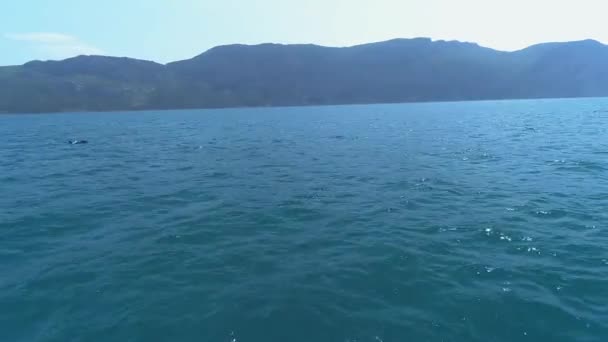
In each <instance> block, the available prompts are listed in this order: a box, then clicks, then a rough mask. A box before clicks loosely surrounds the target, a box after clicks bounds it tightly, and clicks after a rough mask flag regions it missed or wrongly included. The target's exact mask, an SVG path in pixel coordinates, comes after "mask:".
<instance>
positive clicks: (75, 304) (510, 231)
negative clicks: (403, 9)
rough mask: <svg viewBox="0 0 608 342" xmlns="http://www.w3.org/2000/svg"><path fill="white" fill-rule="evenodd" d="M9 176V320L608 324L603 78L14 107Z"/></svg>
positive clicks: (106, 326)
mask: <svg viewBox="0 0 608 342" xmlns="http://www.w3.org/2000/svg"><path fill="white" fill-rule="evenodd" d="M68 139H86V140H88V141H89V143H88V144H86V145H69V144H67V140H68ZM0 195H1V196H0V341H7V342H20V341H42V342H72V341H74V342H75V341H83V342H85V341H86V342H89V341H121V342H127V341H133V342H135V341H138V342H139V341H142V342H149V341H172V342H173V341H203V342H206V341H209V342H214V341H218V342H274V341H277V342H278V341H281V342H325V341H328V342H330V341H336V342H355V341H356V342H366V341H367V342H389V341H445V342H447V341H459V342H460V341H463V342H464V341H479V342H487V341H505V342H506V341H509V342H511V341H553V342H555V341H578V342H580V341H598V342H600V341H608V99H581V100H534V101H497V102H469V103H467V102H461V103H426V104H402V105H370V106H337V107H309V108H273V109H267V108H263V109H227V110H192V111H150V112H131V113H129V112H126V113H87V114H85V113H71V114H48V115H2V116H0Z"/></svg>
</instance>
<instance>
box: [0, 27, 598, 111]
mask: <svg viewBox="0 0 608 342" xmlns="http://www.w3.org/2000/svg"><path fill="white" fill-rule="evenodd" d="M586 96H608V46H607V45H604V44H602V43H600V42H598V41H595V40H582V41H575V42H565V43H543V44H536V45H533V46H530V47H528V48H525V49H521V50H518V51H513V52H506V51H499V50H494V49H491V48H487V47H483V46H480V45H478V44H476V43H470V42H460V41H445V40H435V41H433V40H431V39H429V38H414V39H393V40H389V41H384V42H376V43H368V44H361V45H355V46H351V47H325V46H320V45H314V44H272V43H266V44H258V45H244V44H231V45H222V46H217V47H214V48H212V49H209V50H207V51H205V52H203V53H202V54H199V55H197V56H195V57H193V58H191V59H186V60H181V61H175V62H170V63H166V64H160V63H156V62H153V61H146V60H140V59H134V58H128V57H110V56H77V57H73V58H68V59H65V60H61V61H31V62H28V63H25V64H23V65H21V66H6V67H0V112H16V113H19V112H61V111H108V110H139V109H184V108H221V107H243V106H247V107H256V106H298V105H329V104H359V103H395V102H418V101H455V100H490V99H519V98H540V97H548V98H551V97H586Z"/></svg>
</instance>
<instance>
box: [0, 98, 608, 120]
mask: <svg viewBox="0 0 608 342" xmlns="http://www.w3.org/2000/svg"><path fill="white" fill-rule="evenodd" d="M584 99H608V96H581V97H539V98H516V99H484V100H446V101H411V102H377V103H340V104H321V105H316V104H311V105H293V106H234V107H216V108H209V107H207V108H205V107H203V108H174V109H166V108H163V109H154V108H146V109H125V110H101V111H100V110H66V111H62V112H22V113H19V112H17V113H10V112H3V111H0V116H1V115H13V116H19V115H53V114H85V115H86V114H121V113H139V112H180V111H223V110H230V109H281V108H315V107H320V108H327V107H356V106H381V105H388V106H391V105H413V104H434V103H437V104H449V103H455V104H456V103H478V102H514V101H517V102H522V101H559V100H584Z"/></svg>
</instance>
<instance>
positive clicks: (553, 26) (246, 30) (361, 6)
mask: <svg viewBox="0 0 608 342" xmlns="http://www.w3.org/2000/svg"><path fill="white" fill-rule="evenodd" d="M606 13H608V1H606V0H577V1H574V0H500V1H494V0H217V1H211V0H0V65H8V64H21V63H24V62H26V61H28V60H32V59H61V58H66V57H70V56H74V55H78V54H106V55H113V56H129V57H136V58H142V59H150V60H155V61H159V62H169V61H173V60H179V59H185V58H190V57H193V56H195V55H197V54H199V53H201V52H203V51H205V50H207V49H209V48H211V47H213V46H216V45H222V44H231V43H245V44H256V43H263V42H276V43H316V44H322V45H331V46H347V45H353V44H359V43H365V42H372V41H382V40H387V39H392V38H398V37H402V38H411V37H431V38H434V39H449V40H451V39H457V40H462V41H473V42H477V43H479V44H481V45H484V46H488V47H492V48H496V49H501V50H516V49H520V48H523V47H525V46H528V45H531V44H534V43H538V42H546V41H568V40H579V39H587V38H592V39H597V40H599V41H602V42H608V25H606V19H605V16H606Z"/></svg>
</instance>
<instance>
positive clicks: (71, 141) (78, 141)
mask: <svg viewBox="0 0 608 342" xmlns="http://www.w3.org/2000/svg"><path fill="white" fill-rule="evenodd" d="M88 143H89V142H88V141H86V140H68V144H70V145H82V144H88Z"/></svg>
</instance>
